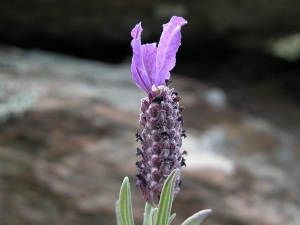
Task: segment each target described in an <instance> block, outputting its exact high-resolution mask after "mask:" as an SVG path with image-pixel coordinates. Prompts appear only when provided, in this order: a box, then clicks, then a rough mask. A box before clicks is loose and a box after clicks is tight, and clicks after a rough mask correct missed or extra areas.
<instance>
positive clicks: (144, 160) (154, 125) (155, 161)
mask: <svg viewBox="0 0 300 225" xmlns="http://www.w3.org/2000/svg"><path fill="white" fill-rule="evenodd" d="M186 23H187V22H186V21H185V20H184V19H183V18H181V17H175V16H174V17H172V18H171V20H170V22H169V23H167V24H164V25H163V33H162V35H161V38H160V42H159V44H158V47H156V44H155V43H153V44H145V45H141V32H142V27H141V24H138V25H136V26H135V28H134V29H133V30H132V32H131V35H132V37H133V40H132V42H131V45H132V48H133V53H134V55H133V58H132V65H131V72H132V78H133V80H134V81H135V83H136V84H137V86H138V87H140V88H142V89H143V90H145V91H146V92H147V93H148V97H147V98H144V99H142V102H141V111H142V113H141V114H140V121H139V122H140V125H141V126H142V132H141V133H140V134H139V133H137V134H136V141H140V142H141V144H142V147H141V148H138V149H137V153H136V154H137V156H141V159H140V161H137V162H136V166H137V167H138V168H139V170H140V171H139V172H140V173H139V174H137V178H138V181H137V182H136V186H139V187H140V190H141V193H142V195H143V197H144V199H145V201H146V202H148V203H149V204H151V205H153V206H155V205H157V204H158V202H159V199H160V195H161V191H162V187H163V184H164V181H165V179H166V178H167V177H168V175H169V174H170V173H171V172H172V170H174V169H177V168H181V167H182V166H183V165H185V160H184V158H183V157H182V156H183V155H184V154H186V151H183V152H181V151H180V148H181V145H182V137H186V134H185V131H184V130H183V129H182V128H181V125H182V123H183V118H182V116H181V115H180V114H181V112H182V111H183V109H184V108H183V107H180V106H179V101H180V96H179V94H178V93H177V92H176V91H174V90H173V89H170V88H169V83H170V81H169V78H170V70H172V69H173V67H174V66H175V61H176V58H175V57H176V52H177V50H178V47H179V45H180V40H181V33H180V29H181V27H182V26H183V25H184V24H186ZM180 186H181V181H180V173H178V177H177V178H176V182H175V190H174V196H175V195H176V194H177V193H178V192H179V189H180Z"/></svg>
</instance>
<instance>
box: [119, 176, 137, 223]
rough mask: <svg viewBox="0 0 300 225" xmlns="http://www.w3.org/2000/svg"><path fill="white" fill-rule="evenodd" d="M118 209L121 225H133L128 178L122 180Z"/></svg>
mask: <svg viewBox="0 0 300 225" xmlns="http://www.w3.org/2000/svg"><path fill="white" fill-rule="evenodd" d="M119 209H120V215H121V219H122V223H123V225H134V222H133V215H132V205H131V193H130V184H129V179H128V177H125V178H124V180H123V183H122V186H121V190H120V195H119Z"/></svg>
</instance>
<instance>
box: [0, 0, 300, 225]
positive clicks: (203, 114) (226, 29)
mask: <svg viewBox="0 0 300 225" xmlns="http://www.w3.org/2000/svg"><path fill="white" fill-rule="evenodd" d="M299 11H300V1H297V0H285V1H284V0H252V1H248V0H240V1H234V0H228V1H220V0H214V1H213V0H202V1H199V0H186V1H174V0H173V1H158V0H153V1H134V0H127V1H121V0H110V1H100V0H98V1H96V0H89V1H82V0H81V1H80V0H73V1H69V0H60V1H58V0H26V1H22V0H9V1H8V0H3V1H1V7H0V224H3V225H23V224H25V225H26V224H31V225H37V224H39V225H48V224H49V225H50V224H51V225H56V224H57V225H58V224H59V225H60V224H64V225H71V224H72V225H76V224H81V225H83V224H84V225H96V224H97V225H102V224H103V225H112V224H116V222H115V215H114V204H115V201H116V199H117V198H118V192H119V188H120V185H121V182H122V180H123V178H124V176H128V177H129V179H130V181H131V186H132V187H131V189H132V197H133V210H134V214H135V219H136V223H137V224H141V223H142V222H141V221H142V215H143V208H144V202H143V200H142V197H141V195H140V193H139V190H138V189H137V188H135V187H134V183H135V181H136V178H135V174H136V173H137V168H136V167H135V161H137V160H138V158H137V157H136V156H135V150H136V148H137V147H139V145H138V144H137V143H136V142H135V141H134V134H135V132H136V131H139V130H140V127H139V125H138V118H139V116H138V114H139V105H140V99H141V98H143V97H145V93H144V92H143V91H142V90H140V89H138V88H137V87H136V86H135V84H134V83H133V81H132V80H131V74H130V62H131V57H132V52H131V46H130V41H131V37H130V31H131V29H132V28H133V27H134V26H135V25H136V24H137V23H139V22H142V25H143V29H144V30H143V33H142V40H143V43H148V42H150V43H152V42H158V40H159V37H160V34H161V31H162V24H164V23H167V22H168V21H169V19H170V18H171V16H173V15H177V16H182V17H184V18H185V19H186V20H187V21H188V24H187V25H186V26H184V27H183V28H182V45H181V46H180V49H179V52H178V54H177V65H176V67H175V68H174V70H173V71H172V80H173V83H172V87H174V88H175V89H176V90H178V92H179V93H180V95H181V96H182V100H181V104H182V105H183V106H184V107H185V108H186V110H185V112H184V113H183V117H184V121H185V122H184V129H185V130H186V131H187V132H186V134H187V138H186V139H184V146H183V149H185V150H187V151H188V153H189V154H188V156H187V157H186V162H187V167H186V168H185V167H184V168H183V169H182V180H183V185H182V189H181V191H180V193H179V195H178V196H177V197H176V199H175V201H174V205H173V212H176V213H177V216H176V218H175V220H174V222H173V224H180V223H181V222H182V221H183V220H184V219H185V218H187V217H188V216H190V215H192V214H194V213H195V212H197V211H199V210H201V209H205V208H211V209H213V213H212V214H211V215H209V217H208V218H207V219H206V220H205V221H204V222H203V224H206V225H217V224H218V225H253V224H255V225H281V224H285V225H296V224H300V214H299V211H300V182H299V180H300V175H299V174H300V165H299V161H300V152H299V150H300V142H299V135H300V125H299V124H300V106H299V104H300V79H299V73H300V14H299Z"/></svg>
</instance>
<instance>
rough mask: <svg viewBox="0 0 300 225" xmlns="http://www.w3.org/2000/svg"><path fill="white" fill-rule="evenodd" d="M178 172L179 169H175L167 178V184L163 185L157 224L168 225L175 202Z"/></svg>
mask: <svg viewBox="0 0 300 225" xmlns="http://www.w3.org/2000/svg"><path fill="white" fill-rule="evenodd" d="M177 172H178V169H175V170H173V171H172V172H171V173H170V175H169V176H168V178H167V179H166V181H165V184H164V186H163V189H162V192H161V196H160V201H159V204H158V212H157V221H156V225H168V220H169V216H170V213H171V207H172V203H173V192H174V185H175V178H176V175H177Z"/></svg>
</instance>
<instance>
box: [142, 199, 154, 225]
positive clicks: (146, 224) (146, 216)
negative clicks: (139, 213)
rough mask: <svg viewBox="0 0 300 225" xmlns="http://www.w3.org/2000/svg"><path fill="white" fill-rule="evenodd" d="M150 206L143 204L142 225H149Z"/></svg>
mask: <svg viewBox="0 0 300 225" xmlns="http://www.w3.org/2000/svg"><path fill="white" fill-rule="evenodd" d="M151 209H152V206H151V205H149V204H148V203H146V204H145V212H144V222H143V225H151V224H149V217H150V212H151Z"/></svg>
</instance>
